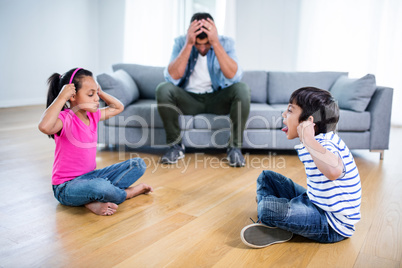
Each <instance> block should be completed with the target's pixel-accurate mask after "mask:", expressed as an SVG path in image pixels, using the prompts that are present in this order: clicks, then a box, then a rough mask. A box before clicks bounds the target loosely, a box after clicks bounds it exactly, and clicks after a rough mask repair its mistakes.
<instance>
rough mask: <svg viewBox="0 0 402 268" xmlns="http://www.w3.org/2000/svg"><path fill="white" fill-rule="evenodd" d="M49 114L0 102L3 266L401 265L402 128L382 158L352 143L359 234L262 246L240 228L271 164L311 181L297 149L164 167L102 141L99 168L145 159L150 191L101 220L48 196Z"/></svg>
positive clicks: (252, 212) (195, 155)
mask: <svg viewBox="0 0 402 268" xmlns="http://www.w3.org/2000/svg"><path fill="white" fill-rule="evenodd" d="M42 112H43V107H42V106H31V107H23V108H7V109H0V125H1V127H0V215H1V220H0V267H399V268H401V267H402V261H401V259H402V207H401V206H402V202H401V201H402V198H401V193H402V169H401V167H402V161H401V159H402V146H401V145H402V142H401V137H402V129H398V128H393V129H392V131H391V144H390V148H391V149H390V150H388V151H386V152H385V159H384V160H383V161H380V160H379V154H378V153H370V152H368V151H366V150H357V151H352V152H353V154H354V156H355V160H356V163H357V166H358V168H359V171H360V176H361V179H362V187H363V200H362V201H363V202H362V220H361V222H359V223H358V225H357V226H356V229H357V230H356V233H355V235H354V236H353V237H352V238H350V239H347V240H345V241H342V242H340V243H336V244H319V243H315V242H312V241H309V240H307V239H305V238H302V237H299V236H296V237H294V238H293V239H292V240H291V241H289V242H287V243H283V244H277V245H272V246H270V247H267V248H264V249H258V250H256V249H250V248H247V247H246V246H245V245H243V244H242V242H241V240H240V236H239V234H240V230H241V229H242V228H243V227H244V226H245V225H248V224H250V223H251V220H250V219H249V218H250V217H251V218H253V219H256V218H257V212H256V203H255V186H256V183H255V181H256V178H257V176H258V175H259V174H260V172H261V171H262V170H264V169H271V170H274V171H277V172H280V173H283V174H284V175H286V176H288V177H290V178H292V179H293V180H294V181H296V182H297V183H300V184H302V185H304V186H305V185H306V183H305V175H304V169H303V166H302V164H301V163H300V162H299V160H298V157H297V156H296V155H295V154H294V153H293V152H272V151H264V152H258V151H257V152H256V151H248V152H247V151H246V152H245V153H247V154H246V158H247V166H246V167H244V168H230V167H228V165H227V163H225V162H223V161H221V159H222V158H224V157H225V156H226V155H225V153H224V152H223V151H208V152H207V153H206V154H202V152H200V151H193V152H191V153H187V154H186V157H185V158H184V160H183V161H181V162H179V163H178V164H177V165H173V166H162V165H160V164H159V162H158V161H159V158H160V157H161V155H162V152H159V151H152V152H149V151H143V150H142V151H128V150H126V151H124V150H123V151H120V152H119V151H111V150H106V149H99V152H98V157H97V163H98V167H99V168H102V167H105V166H107V165H110V164H113V163H116V162H119V161H122V160H126V159H128V158H129V157H134V156H137V155H139V156H141V157H142V158H144V160H145V162H146V163H147V165H148V169H147V171H146V173H145V174H144V176H143V177H142V178H141V179H140V180H139V182H146V183H148V184H150V185H152V186H153V187H154V189H155V191H154V193H153V194H150V195H142V196H139V197H136V198H134V199H131V200H128V201H126V202H124V203H123V204H121V205H120V206H119V209H118V211H117V213H116V214H115V215H113V216H110V217H102V216H96V215H94V214H92V213H90V212H88V211H87V210H86V209H85V208H81V207H79V208H74V207H66V206H63V205H60V204H59V203H58V202H57V201H56V200H55V198H54V197H53V195H52V191H51V181H50V177H51V170H52V161H53V150H54V142H53V140H49V139H48V138H47V136H45V135H44V134H42V133H40V132H39V131H38V130H37V122H38V120H39V118H40V115H41V113H42Z"/></svg>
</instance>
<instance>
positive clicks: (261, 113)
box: [194, 103, 282, 130]
mask: <svg viewBox="0 0 402 268" xmlns="http://www.w3.org/2000/svg"><path fill="white" fill-rule="evenodd" d="M281 127H282V113H281V111H280V110H277V109H275V108H273V107H272V106H270V105H268V104H262V103H252V104H251V105H250V114H249V117H248V120H247V122H246V129H279V128H281ZM194 128H195V129H211V130H219V129H230V118H229V115H215V114H199V115H196V116H194Z"/></svg>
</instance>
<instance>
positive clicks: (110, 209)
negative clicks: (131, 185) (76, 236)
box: [85, 201, 118, 216]
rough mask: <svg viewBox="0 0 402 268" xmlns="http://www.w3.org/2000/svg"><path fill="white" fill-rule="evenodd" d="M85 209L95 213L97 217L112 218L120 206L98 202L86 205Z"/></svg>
mask: <svg viewBox="0 0 402 268" xmlns="http://www.w3.org/2000/svg"><path fill="white" fill-rule="evenodd" d="M85 207H86V208H87V209H89V210H90V211H92V212H93V213H95V214H96V215H101V216H110V215H113V214H114V213H115V212H116V210H117V208H118V205H116V204H115V203H110V202H109V203H101V202H98V201H95V202H92V203H89V204H86V205H85Z"/></svg>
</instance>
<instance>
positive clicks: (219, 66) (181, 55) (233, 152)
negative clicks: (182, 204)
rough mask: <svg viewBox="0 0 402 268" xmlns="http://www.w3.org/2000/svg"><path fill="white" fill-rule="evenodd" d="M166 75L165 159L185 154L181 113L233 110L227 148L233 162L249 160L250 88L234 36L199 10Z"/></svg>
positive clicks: (162, 106)
mask: <svg viewBox="0 0 402 268" xmlns="http://www.w3.org/2000/svg"><path fill="white" fill-rule="evenodd" d="M164 75H165V79H166V81H167V82H163V83H161V84H159V85H158V87H157V88H156V99H157V102H158V112H159V115H160V117H161V118H162V121H163V125H164V128H165V132H166V142H167V144H169V145H171V147H170V149H169V151H168V152H167V153H166V154H165V155H164V156H163V157H162V163H167V164H174V163H177V160H178V159H181V158H183V157H184V151H185V148H184V145H183V144H182V143H181V136H180V126H179V120H178V118H179V114H187V115H196V114H200V113H210V114H218V115H226V114H229V116H230V119H231V122H232V128H231V135H230V140H229V146H228V150H227V154H228V160H229V165H230V166H233V167H242V166H244V165H245V160H244V157H243V155H242V153H241V146H242V139H243V131H244V127H245V124H246V121H247V118H248V115H249V112H250V89H249V87H248V86H247V85H246V84H244V83H241V82H239V81H240V79H241V77H242V71H241V68H240V67H239V65H238V64H237V57H236V54H235V49H234V42H233V40H232V39H230V38H228V37H224V36H218V33H217V29H216V26H215V24H214V21H213V18H212V16H211V15H210V14H208V13H196V14H194V15H193V17H192V18H191V24H190V27H189V28H188V31H187V35H183V36H180V37H178V38H176V39H175V44H174V47H173V52H172V56H171V61H170V63H169V65H168V67H167V68H166V69H165V71H164Z"/></svg>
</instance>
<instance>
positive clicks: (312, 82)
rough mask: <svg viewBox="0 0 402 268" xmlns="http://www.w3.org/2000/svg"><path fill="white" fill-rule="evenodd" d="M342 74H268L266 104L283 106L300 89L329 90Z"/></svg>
mask: <svg viewBox="0 0 402 268" xmlns="http://www.w3.org/2000/svg"><path fill="white" fill-rule="evenodd" d="M342 75H347V73H342V72H269V73H268V103H269V104H285V103H288V102H289V98H290V95H291V94H292V93H293V91H295V90H296V89H299V88H301V87H308V86H311V87H317V88H321V89H325V90H329V89H330V88H331V86H332V85H333V84H334V83H335V81H336V80H337V79H338V78H339V77H340V76H342Z"/></svg>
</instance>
